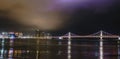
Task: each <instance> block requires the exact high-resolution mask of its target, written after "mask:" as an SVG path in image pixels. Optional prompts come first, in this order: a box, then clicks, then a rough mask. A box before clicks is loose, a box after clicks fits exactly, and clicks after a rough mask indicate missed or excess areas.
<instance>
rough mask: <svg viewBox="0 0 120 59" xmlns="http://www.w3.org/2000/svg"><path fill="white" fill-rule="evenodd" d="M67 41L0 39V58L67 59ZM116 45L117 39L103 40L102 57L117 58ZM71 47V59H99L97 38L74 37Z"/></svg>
mask: <svg viewBox="0 0 120 59" xmlns="http://www.w3.org/2000/svg"><path fill="white" fill-rule="evenodd" d="M38 41H39V42H38ZM67 42H68V41H67V40H56V39H53V40H47V39H42V40H39V39H14V38H12V39H0V59H67ZM117 45H118V44H117V41H113V40H111V41H110V40H109V42H108V40H105V41H104V59H118V56H117V55H118V54H117V53H118V47H117ZM71 49H72V54H71V56H72V58H71V59H80V58H81V59H99V40H97V39H96V40H87V39H83V40H77V39H74V40H72V48H71Z"/></svg>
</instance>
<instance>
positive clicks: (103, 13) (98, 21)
mask: <svg viewBox="0 0 120 59" xmlns="http://www.w3.org/2000/svg"><path fill="white" fill-rule="evenodd" d="M115 1H116V2H115V3H114V4H113V5H111V6H108V7H104V8H107V9H104V8H103V10H102V8H100V9H101V10H96V8H94V7H93V8H92V7H90V8H84V7H83V8H81V6H77V7H76V8H74V9H72V11H71V10H66V9H65V11H64V12H66V13H67V14H69V15H68V16H69V18H67V19H69V21H68V22H66V23H67V24H68V25H67V26H65V27H64V28H61V29H58V30H55V31H54V32H58V31H59V32H58V33H61V32H64V33H65V32H73V33H76V34H91V33H94V32H97V31H99V30H104V31H107V32H110V33H113V34H120V26H119V25H120V4H119V2H118V1H117V0H115ZM101 5H102V4H101ZM88 7H89V6H88ZM70 8H72V7H69V8H68V9H70ZM98 9H99V8H98ZM3 14H7V12H6V11H3V10H1V11H0V29H1V31H5V30H11V31H14V30H19V29H21V28H27V26H25V25H22V24H20V23H19V22H16V21H14V20H10V19H11V18H9V17H8V16H4V15H3Z"/></svg>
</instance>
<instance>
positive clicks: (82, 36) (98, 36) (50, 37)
mask: <svg viewBox="0 0 120 59" xmlns="http://www.w3.org/2000/svg"><path fill="white" fill-rule="evenodd" d="M101 32H102V38H119V37H120V36H119V35H113V34H110V33H107V32H104V31H99V32H97V33H93V34H90V35H76V34H73V33H71V32H69V33H67V34H65V35H63V36H44V37H34V36H21V37H4V36H1V37H0V38H22V39H32V38H33V39H52V38H59V39H62V38H63V39H65V38H68V37H69V34H70V37H71V38H100V37H101V36H100V34H101Z"/></svg>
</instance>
